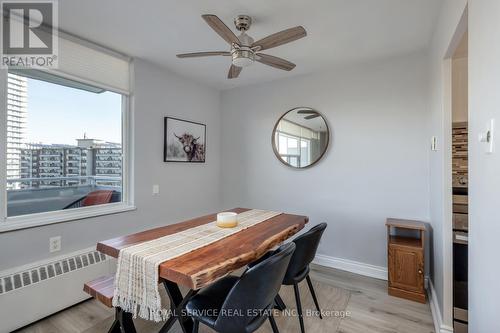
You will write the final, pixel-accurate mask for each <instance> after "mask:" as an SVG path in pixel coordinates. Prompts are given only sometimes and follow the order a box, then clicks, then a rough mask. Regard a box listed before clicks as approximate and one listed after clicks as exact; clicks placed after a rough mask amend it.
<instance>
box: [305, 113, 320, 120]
mask: <svg viewBox="0 0 500 333" xmlns="http://www.w3.org/2000/svg"><path fill="white" fill-rule="evenodd" d="M318 117H319V114H317V113H316V114H311V115H309V116H305V117H304V119H307V120H309V119H314V118H318Z"/></svg>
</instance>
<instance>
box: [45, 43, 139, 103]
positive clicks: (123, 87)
mask: <svg viewBox="0 0 500 333" xmlns="http://www.w3.org/2000/svg"><path fill="white" fill-rule="evenodd" d="M85 44H87V43H84V42H81V43H80V42H78V40H75V39H74V38H71V39H70V38H66V37H65V36H64V35H63V36H61V35H60V36H59V50H58V62H59V64H58V68H56V69H51V70H50V71H51V72H54V73H56V74H57V73H58V74H60V75H63V76H67V77H69V78H72V79H76V80H78V79H82V80H85V81H87V82H86V83H89V84H92V83H94V84H97V85H99V86H101V87H103V88H108V89H110V90H115V91H117V92H120V93H124V94H129V93H130V82H129V81H130V61H129V59H126V58H125V57H120V56H115V55H113V54H112V53H111V52H105V51H103V50H99V49H98V48H93V47H90V46H88V45H85Z"/></svg>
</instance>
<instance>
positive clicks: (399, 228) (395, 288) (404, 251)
mask: <svg viewBox="0 0 500 333" xmlns="http://www.w3.org/2000/svg"><path fill="white" fill-rule="evenodd" d="M386 226H387V240H388V245H387V251H388V260H387V266H388V275H389V276H388V280H389V295H392V296H396V297H402V298H406V299H410V300H413V301H417V302H421V303H425V301H426V298H425V284H424V280H425V279H424V277H425V250H424V249H425V245H424V244H425V223H423V222H419V221H411V220H399V219H387V222H386Z"/></svg>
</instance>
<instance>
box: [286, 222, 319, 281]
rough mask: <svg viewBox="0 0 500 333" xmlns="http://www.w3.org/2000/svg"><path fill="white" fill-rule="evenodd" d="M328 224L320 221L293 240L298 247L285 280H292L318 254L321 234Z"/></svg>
mask: <svg viewBox="0 0 500 333" xmlns="http://www.w3.org/2000/svg"><path fill="white" fill-rule="evenodd" d="M326 226H327V224H326V223H320V224H318V225H316V226H314V227H312V228H311V229H310V230H309V231H307V232H305V233H304V234H302V235H300V236H298V237H297V238H295V239H294V240H293V242H294V243H295V246H296V248H295V251H294V252H293V256H292V259H291V260H290V265H289V266H288V270H287V272H286V275H285V280H292V279H293V278H294V277H295V276H297V275H298V274H299V273H300V272H302V271H304V269H306V268H307V267H309V264H310V263H311V262H312V261H313V260H314V257H315V256H316V251H317V250H318V245H319V241H320V240H321V236H322V235H323V232H324V231H325V229H326Z"/></svg>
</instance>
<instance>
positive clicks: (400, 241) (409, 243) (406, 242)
mask: <svg viewBox="0 0 500 333" xmlns="http://www.w3.org/2000/svg"><path fill="white" fill-rule="evenodd" d="M389 245H398V246H406V247H411V248H419V249H420V248H422V242H421V241H420V239H419V238H411V237H402V236H390V237H389Z"/></svg>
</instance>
